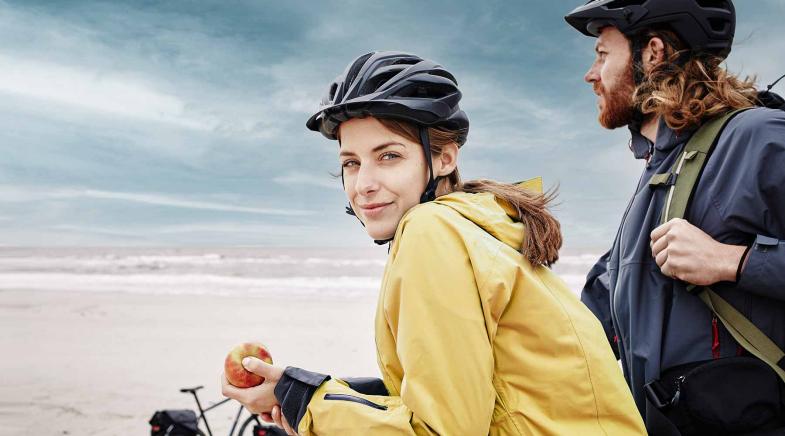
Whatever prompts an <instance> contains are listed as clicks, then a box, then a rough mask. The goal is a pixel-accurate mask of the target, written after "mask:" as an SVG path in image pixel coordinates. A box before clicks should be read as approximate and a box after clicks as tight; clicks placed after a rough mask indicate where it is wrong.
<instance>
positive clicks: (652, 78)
mask: <svg viewBox="0 0 785 436" xmlns="http://www.w3.org/2000/svg"><path fill="white" fill-rule="evenodd" d="M654 37H657V38H660V39H661V40H662V41H663V43H664V45H665V61H664V62H661V63H659V64H657V65H655V66H654V67H653V68H652V70H651V71H649V73H648V74H646V75H644V79H643V83H641V84H640V85H639V86H638V87H637V88H636V90H635V93H634V95H633V101H634V104H635V106H636V107H638V108H639V109H640V110H641V112H643V113H644V114H655V115H657V116H659V117H662V119H664V120H665V122H666V123H667V125H668V127H670V128H671V129H673V130H675V131H676V132H677V133H680V132H682V131H684V130H688V129H692V128H695V127H698V126H700V125H701V124H702V123H703V122H704V121H706V120H708V119H711V118H713V117H715V116H718V115H722V114H724V113H726V112H729V111H731V110H735V109H741V108H745V107H750V106H753V105H755V103H756V101H757V89H756V88H755V78H754V77H752V78H751V77H745V78H744V79H741V78H739V77H738V76H736V75H733V74H731V73H729V72H728V70H727V68H726V67H725V66H724V65H723V59H722V58H721V57H719V56H715V55H711V54H707V53H698V54H693V53H692V52H691V51H690V50H689V49H688V48H687V47H686V46H685V45H684V43H683V42H681V40H680V39H679V38H678V37H677V36H676V34H675V33H673V32H672V31H670V30H662V29H654V30H649V31H648V32H645V33H644V34H642V35H640V36H638V38H642V41H644V43H645V42H648V41H649V40H650V39H651V38H654ZM631 45H632V41H631Z"/></svg>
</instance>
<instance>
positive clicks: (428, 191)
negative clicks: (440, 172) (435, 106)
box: [420, 126, 439, 203]
mask: <svg viewBox="0 0 785 436" xmlns="http://www.w3.org/2000/svg"><path fill="white" fill-rule="evenodd" d="M420 143H421V144H422V149H423V152H425V162H427V163H428V184H427V185H426V186H425V192H423V193H422V195H421V196H420V203H426V202H429V201H433V200H434V199H436V186H437V185H438V182H439V177H433V161H432V158H431V140H430V138H429V136H428V127H426V126H420Z"/></svg>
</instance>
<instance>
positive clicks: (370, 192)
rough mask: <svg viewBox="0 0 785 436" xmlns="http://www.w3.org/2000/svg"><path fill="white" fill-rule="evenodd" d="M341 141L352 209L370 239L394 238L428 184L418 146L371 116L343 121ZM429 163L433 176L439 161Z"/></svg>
mask: <svg viewBox="0 0 785 436" xmlns="http://www.w3.org/2000/svg"><path fill="white" fill-rule="evenodd" d="M340 137H341V147H340V154H339V158H340V163H341V168H342V171H343V181H344V190H345V191H346V196H347V197H348V198H349V203H350V204H351V206H352V209H354V212H355V213H356V214H357V217H358V218H360V220H361V221H362V222H363V224H365V230H366V231H367V232H368V235H370V236H371V237H372V238H373V239H376V240H384V239H389V238H392V237H393V236H394V235H395V230H396V229H397V227H398V222H400V221H401V218H402V217H403V215H404V214H405V213H406V211H408V210H409V209H411V208H412V207H413V206H416V205H417V204H419V203H420V196H421V195H422V193H423V191H424V190H425V186H426V185H427V184H428V178H429V174H428V164H427V163H426V162H425V155H424V153H423V150H422V146H421V145H420V144H418V143H416V142H412V141H410V140H408V139H406V138H404V137H403V136H400V135H398V134H396V133H394V132H392V131H391V130H389V129H387V128H386V127H385V126H384V125H383V124H382V123H380V122H379V121H378V120H376V119H375V118H371V117H368V118H353V119H351V120H348V121H345V122H343V123H341V126H340ZM433 163H434V174H437V171H438V169H440V168H441V166H442V165H441V162H440V161H439V159H434V162H433ZM437 167H439V168H437Z"/></svg>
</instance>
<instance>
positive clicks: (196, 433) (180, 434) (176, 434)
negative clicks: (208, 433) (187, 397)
mask: <svg viewBox="0 0 785 436" xmlns="http://www.w3.org/2000/svg"><path fill="white" fill-rule="evenodd" d="M202 435H204V433H202V431H201V430H199V427H198V426H197V419H196V413H194V411H193V410H159V411H157V412H155V413H154V414H153V417H152V418H150V436H202Z"/></svg>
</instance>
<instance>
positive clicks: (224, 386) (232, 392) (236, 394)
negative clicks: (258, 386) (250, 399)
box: [221, 374, 245, 403]
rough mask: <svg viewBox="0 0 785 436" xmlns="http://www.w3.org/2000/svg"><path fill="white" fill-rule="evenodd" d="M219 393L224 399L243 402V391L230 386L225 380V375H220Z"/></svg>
mask: <svg viewBox="0 0 785 436" xmlns="http://www.w3.org/2000/svg"><path fill="white" fill-rule="evenodd" d="M221 393H222V394H223V396H224V397H229V398H231V399H233V400H237V401H239V402H241V403H242V402H243V398H244V397H245V390H244V389H241V388H238V387H236V386H232V385H231V384H230V383H229V381H228V380H227V379H226V375H224V374H221Z"/></svg>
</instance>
